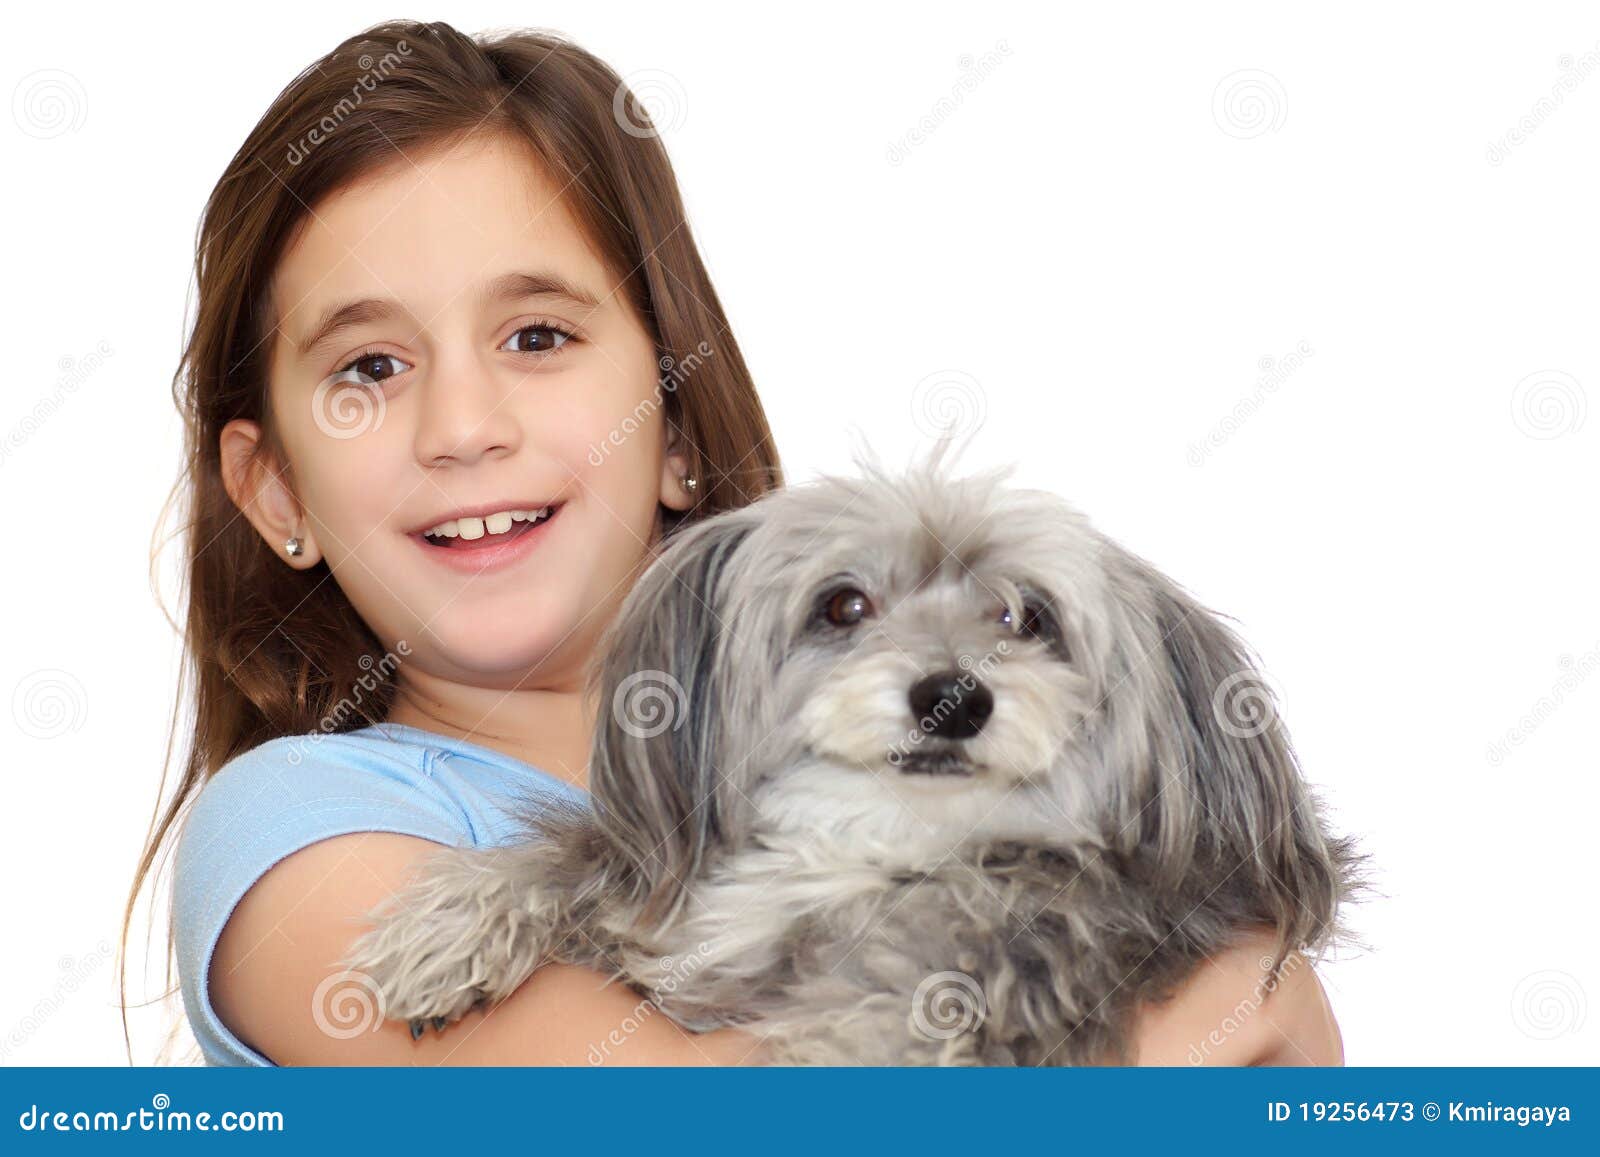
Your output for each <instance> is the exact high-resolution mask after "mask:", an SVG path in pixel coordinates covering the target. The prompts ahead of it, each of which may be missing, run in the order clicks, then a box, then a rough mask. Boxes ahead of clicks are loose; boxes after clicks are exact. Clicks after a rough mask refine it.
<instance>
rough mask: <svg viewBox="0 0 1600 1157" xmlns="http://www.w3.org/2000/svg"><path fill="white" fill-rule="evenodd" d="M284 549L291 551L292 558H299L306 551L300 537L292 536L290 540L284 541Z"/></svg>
mask: <svg viewBox="0 0 1600 1157" xmlns="http://www.w3.org/2000/svg"><path fill="white" fill-rule="evenodd" d="M283 549H284V550H286V551H288V552H289V557H290V558H299V557H300V556H301V555H302V554H304V553H305V552H306V548H305V547H304V546H302V545H301V544H300V540H299V539H298V538H291V539H290V540H289V541H288V542H286V543H284V544H283Z"/></svg>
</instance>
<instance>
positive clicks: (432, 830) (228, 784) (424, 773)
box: [178, 723, 587, 865]
mask: <svg viewBox="0 0 1600 1157" xmlns="http://www.w3.org/2000/svg"><path fill="white" fill-rule="evenodd" d="M541 800H556V801H560V802H566V803H579V804H582V803H584V802H586V800H587V795H586V794H585V793H584V792H583V791H582V790H581V789H579V788H576V787H574V786H572V785H571V784H569V783H567V782H565V781H564V780H561V779H558V778H556V777H555V776H552V775H550V774H548V773H546V772H543V771H541V770H539V769H538V768H534V767H530V766H529V765H527V764H525V763H522V762H520V761H518V760H515V759H513V758H511V757H510V756H507V755H504V754H502V753H500V752H497V751H494V750H492V749H490V748H486V747H482V746H480V745H478V744H475V743H470V742H467V741H465V740H460V739H454V738H450V737H447V736H443V735H437V734H435V733H433V732H429V731H424V730H421V729H420V728H416V727H410V726H407V725H404V724H393V723H382V724H373V725H370V726H366V727H362V728H360V729H358V730H354V731H345V732H334V733H328V734H324V733H321V732H311V733H307V734H303V735H284V736H279V737H276V738H274V739H269V740H267V741H266V742H264V743H262V744H259V745H258V746H256V747H253V748H251V749H250V750H248V751H245V752H243V753H241V754H239V755H237V756H235V757H234V758H233V759H231V760H229V761H228V762H227V763H226V764H224V765H223V766H222V767H221V768H220V769H219V770H218V771H217V772H216V774H215V775H213V776H212V777H211V778H210V779H209V780H208V781H207V782H206V784H205V786H204V787H203V788H202V789H201V790H200V792H199V794H198V796H197V798H196V800H195V802H194V804H193V806H192V807H191V809H190V811H189V813H188V815H187V817H186V818H185V820H184V824H183V834H182V836H181V837H180V840H179V847H178V863H179V864H180V865H182V864H183V862H184V861H185V860H186V859H189V860H192V859H193V858H194V857H195V856H196V855H197V854H200V853H201V852H202V851H203V850H205V849H207V848H209V847H212V846H215V845H218V844H220V845H221V846H222V847H224V848H237V847H238V846H240V845H241V844H242V843H252V842H257V843H258V842H261V841H262V840H264V839H275V841H276V842H277V843H279V844H284V843H288V842H292V841H293V839H294V838H295V837H304V836H306V835H312V836H314V837H315V838H325V837H327V836H330V835H338V834H346V833H348V832H352V831H394V832H400V833H402V834H408V835H418V836H423V837H424V838H427V839H434V840H437V841H439V842H441V843H449V844H452V845H457V846H479V845H484V844H490V843H497V842H501V841H502V840H505V839H510V838H514V836H515V834H516V833H515V828H516V822H515V819H514V814H515V813H516V812H517V811H518V810H519V809H522V808H525V807H526V806H527V804H528V803H529V802H530V801H531V802H533V803H534V804H535V805H537V803H538V802H539V801H541ZM305 842H309V841H305ZM295 846H304V843H300V844H296V845H295ZM289 850H291V851H292V850H294V848H293V847H290V848H289Z"/></svg>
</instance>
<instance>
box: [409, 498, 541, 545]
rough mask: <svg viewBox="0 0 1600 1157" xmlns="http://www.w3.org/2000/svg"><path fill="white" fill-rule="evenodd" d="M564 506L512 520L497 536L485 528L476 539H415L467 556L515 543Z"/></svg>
mask: <svg viewBox="0 0 1600 1157" xmlns="http://www.w3.org/2000/svg"><path fill="white" fill-rule="evenodd" d="M565 505H566V503H564V502H561V503H556V504H555V505H553V506H549V507H546V508H545V513H544V515H543V516H542V517H535V518H520V519H514V520H513V521H512V523H511V528H510V529H509V530H504V531H501V532H500V533H498V534H496V533H492V532H490V531H489V530H488V529H487V528H486V527H485V528H484V529H483V532H482V533H481V534H480V535H479V536H478V537H477V538H467V537H466V536H465V535H462V534H456V535H452V536H448V537H446V536H444V535H433V534H419V535H418V536H417V537H418V538H419V539H421V540H422V542H423V543H425V544H426V545H428V546H431V547H435V548H437V549H439V550H449V551H457V552H460V553H463V554H467V553H470V552H472V551H475V550H494V549H495V548H496V547H501V546H505V545H506V544H507V543H511V542H515V541H516V540H517V539H519V538H521V537H522V536H523V535H525V534H527V533H528V532H529V531H531V530H533V529H534V528H535V527H538V526H543V525H544V524H545V523H547V522H549V521H550V520H551V519H553V518H555V516H556V515H557V514H560V513H561V508H562V507H563V506H565ZM476 521H478V522H480V523H481V521H482V520H481V519H480V520H476Z"/></svg>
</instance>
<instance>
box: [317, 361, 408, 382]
mask: <svg viewBox="0 0 1600 1157" xmlns="http://www.w3.org/2000/svg"><path fill="white" fill-rule="evenodd" d="M395 366H400V367H403V368H401V369H394V368H393V367H395ZM410 368H411V367H410V366H409V365H407V364H406V363H405V362H403V361H401V360H400V359H399V358H397V357H395V356H394V355H393V354H380V353H363V354H357V355H356V356H355V357H354V358H352V359H351V360H350V361H348V362H346V363H345V364H344V365H343V366H341V367H340V369H339V372H338V373H336V374H334V375H333V377H332V378H331V379H329V380H330V381H335V382H355V383H356V384H357V385H361V386H372V385H377V384H378V383H380V382H383V381H386V380H388V379H389V378H392V377H394V376H395V375H397V374H403V373H405V372H406V370H408V369H410Z"/></svg>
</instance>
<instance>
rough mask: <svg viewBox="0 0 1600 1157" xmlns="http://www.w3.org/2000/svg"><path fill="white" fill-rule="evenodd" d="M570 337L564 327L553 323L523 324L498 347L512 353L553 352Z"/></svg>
mask: <svg viewBox="0 0 1600 1157" xmlns="http://www.w3.org/2000/svg"><path fill="white" fill-rule="evenodd" d="M571 339H572V335H571V334H570V333H568V332H567V331H566V330H564V329H557V328H556V327H555V326H553V325H545V324H543V323H540V324H539V325H525V326H523V327H522V328H521V329H519V330H518V331H517V332H516V333H514V334H512V335H511V336H510V337H508V338H507V339H506V341H505V344H504V345H502V346H501V347H500V348H501V349H503V350H509V351H510V352H511V353H514V354H548V353H554V352H555V351H556V350H558V349H560V348H561V347H562V346H564V345H566V344H567V342H568V341H570V340H571Z"/></svg>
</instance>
